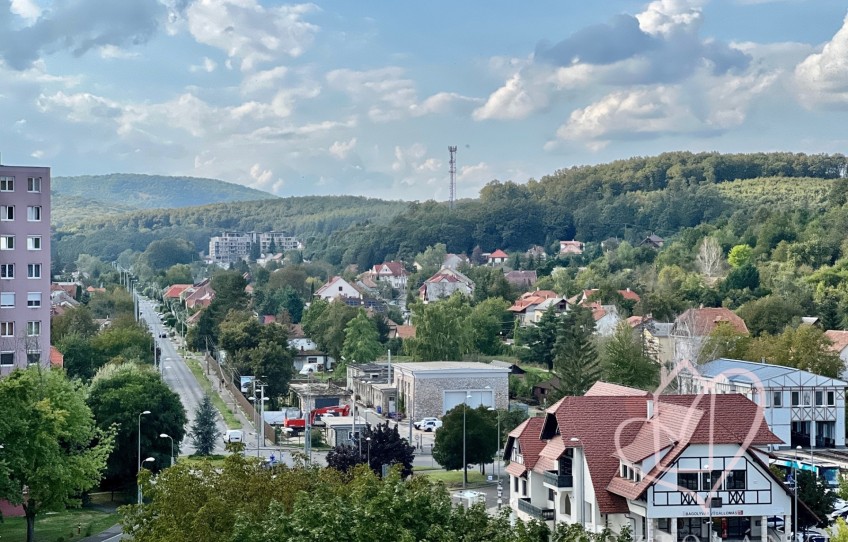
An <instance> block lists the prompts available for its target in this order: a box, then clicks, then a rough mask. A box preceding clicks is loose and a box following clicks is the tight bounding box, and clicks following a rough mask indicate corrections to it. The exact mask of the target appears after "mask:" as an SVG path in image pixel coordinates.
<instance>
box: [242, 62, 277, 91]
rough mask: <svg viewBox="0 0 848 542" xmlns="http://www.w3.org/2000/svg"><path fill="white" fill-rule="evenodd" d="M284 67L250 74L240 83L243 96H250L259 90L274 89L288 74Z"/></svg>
mask: <svg viewBox="0 0 848 542" xmlns="http://www.w3.org/2000/svg"><path fill="white" fill-rule="evenodd" d="M288 71H289V70H288V68H286V67H285V66H277V67H275V68H271V69H270V70H263V71H259V72H256V73H252V74H250V75H248V76H247V77H245V78H244V80H242V82H241V91H242V93H244V94H252V93H254V92H258V91H260V90H266V89H269V88H274V87H276V86H277V85H278V84H279V83H280V82H281V81H282V80H283V78H284V77H285V76H286V74H287V73H288Z"/></svg>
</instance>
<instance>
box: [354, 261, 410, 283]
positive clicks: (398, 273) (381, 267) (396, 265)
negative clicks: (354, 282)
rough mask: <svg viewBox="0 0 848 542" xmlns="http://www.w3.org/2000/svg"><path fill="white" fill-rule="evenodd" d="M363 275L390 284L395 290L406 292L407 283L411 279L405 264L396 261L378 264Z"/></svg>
mask: <svg viewBox="0 0 848 542" xmlns="http://www.w3.org/2000/svg"><path fill="white" fill-rule="evenodd" d="M363 275H367V276H368V277H369V278H371V279H372V280H376V281H382V282H388V283H389V284H391V285H392V288H394V289H395V290H406V282H407V279H408V278H409V273H407V272H406V267H405V266H404V265H403V262H394V261H392V262H383V263H381V264H377V265H375V266H374V267H372V268H371V269H370V270H369V271H367V272H366V273H364V274H363Z"/></svg>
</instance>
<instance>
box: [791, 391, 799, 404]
mask: <svg viewBox="0 0 848 542" xmlns="http://www.w3.org/2000/svg"><path fill="white" fill-rule="evenodd" d="M791 395H792V406H800V405H801V393H800V392H797V391H793V392H792V393H791Z"/></svg>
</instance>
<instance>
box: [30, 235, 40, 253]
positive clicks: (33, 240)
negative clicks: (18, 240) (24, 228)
mask: <svg viewBox="0 0 848 542" xmlns="http://www.w3.org/2000/svg"><path fill="white" fill-rule="evenodd" d="M27 250H41V236H40V235H30V236H28V237H27Z"/></svg>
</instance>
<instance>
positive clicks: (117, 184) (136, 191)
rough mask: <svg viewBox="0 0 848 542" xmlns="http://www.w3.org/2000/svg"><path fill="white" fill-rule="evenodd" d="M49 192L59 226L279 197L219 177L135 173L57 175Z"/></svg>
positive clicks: (56, 223) (54, 216) (54, 215)
mask: <svg viewBox="0 0 848 542" xmlns="http://www.w3.org/2000/svg"><path fill="white" fill-rule="evenodd" d="M50 192H51V195H52V197H53V223H54V224H55V225H57V226H62V225H64V224H70V223H73V222H75V221H78V220H80V219H83V218H88V217H98V216H104V215H111V214H116V213H121V212H127V211H131V210H134V209H160V208H174V207H190V206H196V205H207V204H210V203H225V202H233V201H251V200H263V199H276V196H274V195H272V194H269V193H267V192H262V191H261V190H255V189H253V188H248V187H246V186H242V185H240V184H234V183H228V182H224V181H219V180H217V179H203V178H197V177H167V176H162V175H140V174H135V173H113V174H111V175H84V176H80V177H54V178H53V179H52V181H51V190H50Z"/></svg>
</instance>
